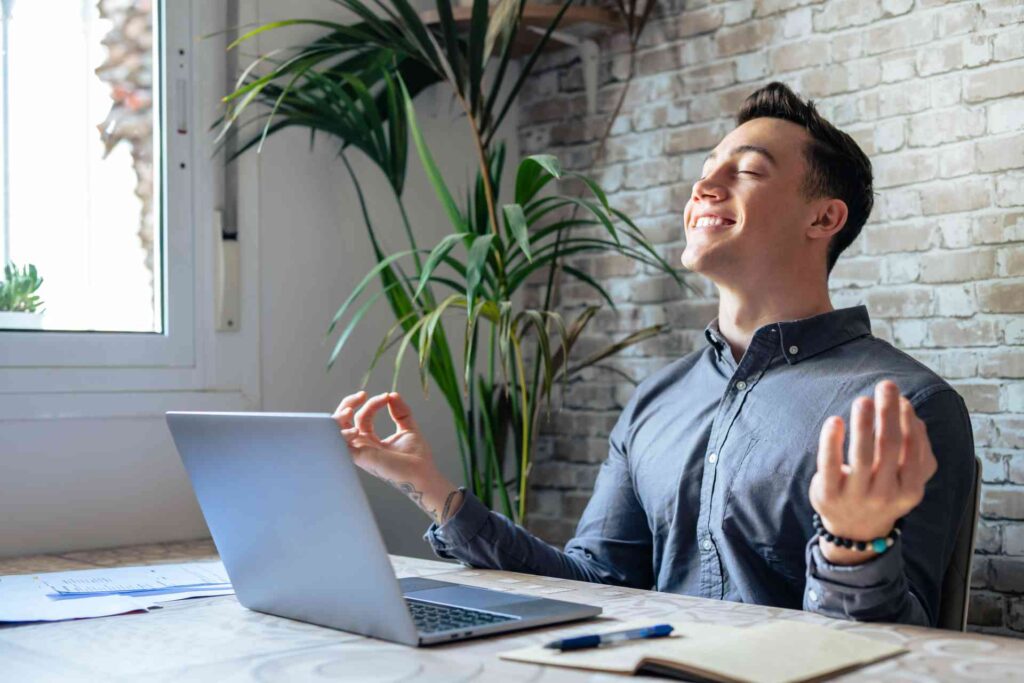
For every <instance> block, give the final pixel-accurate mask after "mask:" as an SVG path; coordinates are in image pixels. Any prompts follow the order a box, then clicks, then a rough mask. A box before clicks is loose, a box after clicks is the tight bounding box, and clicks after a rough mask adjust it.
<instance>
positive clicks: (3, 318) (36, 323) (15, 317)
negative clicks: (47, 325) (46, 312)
mask: <svg viewBox="0 0 1024 683" xmlns="http://www.w3.org/2000/svg"><path fill="white" fill-rule="evenodd" d="M41 329H43V314H42V313H24V312H21V311H0V330H41Z"/></svg>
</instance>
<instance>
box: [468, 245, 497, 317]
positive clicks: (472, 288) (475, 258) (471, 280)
mask: <svg viewBox="0 0 1024 683" xmlns="http://www.w3.org/2000/svg"><path fill="white" fill-rule="evenodd" d="M493 240H494V233H490V234H487V235H477V236H476V237H475V238H473V244H472V246H471V247H470V248H469V256H467V257H466V308H467V313H468V312H469V311H472V310H473V299H474V297H475V296H476V290H477V289H478V288H479V287H480V278H481V277H482V275H483V269H484V267H485V266H486V264H487V254H488V252H489V251H490V248H491V242H492V241H493Z"/></svg>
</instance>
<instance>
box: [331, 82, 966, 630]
mask: <svg viewBox="0 0 1024 683" xmlns="http://www.w3.org/2000/svg"><path fill="white" fill-rule="evenodd" d="M872 204H873V198H872V176H871V164H870V162H869V161H868V159H867V157H866V156H865V155H864V153H863V152H862V151H861V150H860V148H859V147H858V146H857V144H856V143H855V142H854V141H853V139H852V138H850V137H849V136H848V135H847V134H845V133H843V132H841V131H839V130H837V129H836V128H835V127H833V126H832V125H831V124H830V123H829V122H828V121H826V120H825V119H823V118H822V117H821V116H820V115H819V114H818V113H817V112H816V111H815V109H814V106H813V103H812V102H806V103H805V102H804V101H802V100H801V99H800V98H799V97H797V96H796V95H795V94H794V93H793V92H792V91H791V90H790V89H789V88H787V87H786V86H785V85H783V84H781V83H771V84H769V85H767V86H765V87H763V88H761V89H760V90H758V91H757V92H755V93H753V94H752V95H751V96H750V97H748V98H747V100H746V102H745V103H744V106H743V108H742V110H741V111H740V113H739V115H738V116H737V127H736V128H735V129H734V130H733V131H732V132H730V133H729V134H728V135H727V136H726V137H725V138H724V139H723V140H722V141H721V142H720V143H719V144H718V146H717V147H716V148H715V149H714V150H713V151H712V152H711V154H710V155H709V156H708V158H707V160H706V162H705V165H704V173H703V177H701V178H700V180H698V181H697V182H696V184H695V185H694V186H693V191H692V194H691V197H690V200H689V201H688V203H687V205H686V208H685V211H684V216H683V217H684V223H685V225H684V229H685V234H686V249H685V251H684V253H683V255H682V262H683V265H684V266H686V267H687V268H689V269H691V270H693V271H695V272H698V273H702V274H703V275H705V276H707V277H708V278H710V279H711V280H712V281H713V282H714V283H715V284H716V286H717V288H718V291H719V296H720V301H719V308H718V313H719V314H718V317H717V318H716V319H715V320H713V321H712V322H711V323H710V324H709V325H708V326H707V328H706V330H705V336H706V338H707V342H708V344H707V346H706V347H704V348H701V349H699V350H697V351H694V352H693V353H690V354H688V355H686V356H683V357H682V358H679V359H678V360H676V361H674V362H672V363H670V364H669V365H668V366H666V367H664V368H662V369H661V370H659V371H658V372H655V373H654V374H653V375H651V376H650V377H648V378H646V379H645V380H644V381H643V382H642V383H641V384H640V386H639V387H638V388H637V389H636V391H635V392H634V394H633V395H632V397H631V398H630V400H629V402H628V403H627V405H626V406H625V408H624V409H623V411H622V414H621V415H620V417H619V419H618V422H617V423H616V425H615V427H614V429H613V430H612V433H611V436H610V438H609V445H610V448H609V454H608V458H607V460H606V461H605V462H604V464H603V465H602V467H601V470H600V473H599V475H598V478H597V482H596V484H595V487H594V494H593V497H592V498H591V500H590V502H589V504H588V505H587V508H586V510H585V511H584V513H583V515H582V518H581V519H580V522H579V526H578V527H577V530H576V536H575V538H573V539H572V540H571V541H569V543H568V544H567V545H566V546H565V551H564V552H563V551H559V550H557V549H555V548H553V547H551V546H549V545H547V544H546V543H544V542H542V541H540V540H539V539H537V538H535V537H534V536H532V535H530V534H529V533H528V532H527V531H526V530H524V529H522V528H521V527H518V526H515V525H513V524H512V523H511V522H510V521H509V520H508V519H507V518H505V517H503V516H501V515H499V514H497V513H494V512H490V511H488V510H487V509H486V508H485V507H484V506H483V504H482V503H481V502H480V501H479V500H478V499H476V498H475V497H474V496H473V495H472V494H471V493H468V492H465V491H464V490H463V489H460V488H456V486H455V485H454V484H452V483H451V482H449V481H447V480H446V479H445V478H444V477H443V476H442V475H440V473H439V472H438V470H437V468H436V467H435V465H434V463H433V459H432V455H431V451H430V447H429V446H428V444H427V443H426V442H425V441H424V439H423V436H422V434H421V432H420V431H419V429H418V428H417V426H416V423H415V421H414V419H413V417H412V414H411V412H410V410H409V408H408V406H407V404H406V403H405V402H404V401H403V400H402V398H401V397H400V396H399V395H398V394H394V393H391V394H380V395H378V396H373V397H372V398H367V396H366V394H365V392H360V393H358V394H354V395H351V396H348V397H346V398H345V399H344V400H342V402H341V405H340V406H339V407H338V410H337V412H336V413H335V417H336V419H337V421H338V423H339V425H340V426H341V428H342V434H343V435H344V437H345V439H346V441H347V443H348V444H349V446H350V449H351V452H352V455H353V457H354V459H355V462H356V464H357V465H359V466H360V467H362V468H364V469H366V470H368V471H370V472H371V473H373V474H375V475H377V476H379V477H381V478H384V479H386V480H388V481H390V482H391V483H392V484H393V485H395V486H397V487H399V488H400V489H402V490H403V491H405V492H406V493H407V494H408V495H409V497H410V498H412V499H413V500H414V501H415V502H416V503H417V504H418V505H419V506H420V507H421V508H422V509H423V510H425V511H426V512H427V513H428V514H430V515H431V517H432V518H433V519H434V523H433V524H432V525H431V526H430V528H429V529H428V531H427V535H426V537H427V539H428V540H429V541H430V542H431V544H432V545H433V547H434V549H435V551H436V552H437V553H438V554H439V555H440V556H442V557H445V558H454V559H459V560H461V561H463V562H465V563H468V564H471V565H474V566H480V567H494V568H501V569H507V570H514V571H524V572H530V573H535V574H546V575H551V576H559V577H565V578H571V579H582V580H588V581H598V582H604V583H612V584H618V585H626V586H633V587H638V588H655V589H657V590H663V591H673V592H678V593H686V594H689V595H696V596H701V597H709V598H718V599H725V600H737V601H743V602H751V603H759V604H765V605H773V606H781V607H790V608H797V609H799V608H801V607H803V609H806V610H811V611H815V612H819V613H822V614H826V615H829V616H834V617H841V618H848V619H858V620H882V621H894V622H904V623H914V624H924V625H935V623H936V620H937V615H938V608H939V598H940V588H941V584H942V577H943V574H944V572H945V569H946V567H947V565H948V563H949V559H950V556H951V554H952V550H953V544H954V538H955V536H956V533H957V531H958V529H959V526H960V524H961V523H964V521H963V520H964V514H963V513H964V511H965V504H966V500H967V496H968V493H969V491H970V488H971V485H972V481H973V477H974V445H973V435H972V431H971V424H970V420H969V417H968V414H967V410H966V407H965V405H964V402H963V399H962V398H961V397H960V395H959V394H957V393H956V391H954V390H953V389H952V388H951V387H950V386H949V384H947V383H946V382H945V381H943V380H942V379H941V378H940V377H938V376H937V375H935V374H934V373H933V372H931V371H930V370H929V369H928V368H926V367H925V366H923V365H921V364H920V363H918V362H917V361H915V360H914V359H912V358H911V357H910V356H908V355H906V354H904V353H902V352H901V351H899V350H897V349H895V348H893V347H892V346H891V345H890V344H888V343H886V342H885V341H882V340H880V339H877V338H876V337H874V336H872V334H871V328H870V321H869V318H868V314H867V310H866V308H865V307H864V306H856V307H852V308H846V309H840V310H834V309H833V307H832V305H831V303H830V300H829V294H828V286H827V280H828V274H829V273H830V272H831V270H832V266H833V265H834V264H835V262H836V259H837V258H838V256H839V254H840V253H841V252H842V251H843V250H844V249H845V248H846V247H847V246H849V244H850V243H851V242H852V241H853V240H854V239H855V238H856V237H857V235H858V233H859V232H860V230H861V228H862V226H863V225H864V223H865V221H866V220H867V218H868V214H869V213H870V211H871V207H872ZM385 405H387V406H388V409H389V412H390V414H391V417H392V419H393V420H394V422H395V423H396V426H397V431H396V432H395V433H394V434H393V435H392V436H390V437H388V438H386V439H384V440H381V439H380V438H379V437H378V436H377V435H376V434H375V433H374V431H373V423H372V421H373V416H374V414H375V413H376V412H377V411H378V410H379V409H380V408H382V407H383V406H385ZM847 425H849V428H847ZM844 453H846V454H847V455H846V459H845V462H844ZM815 513H817V515H818V516H817V517H816V516H815Z"/></svg>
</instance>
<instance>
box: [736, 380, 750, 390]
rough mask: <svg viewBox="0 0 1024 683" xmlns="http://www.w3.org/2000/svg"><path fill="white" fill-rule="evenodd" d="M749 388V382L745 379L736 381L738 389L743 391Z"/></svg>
mask: <svg viewBox="0 0 1024 683" xmlns="http://www.w3.org/2000/svg"><path fill="white" fill-rule="evenodd" d="M746 388H747V383H746V382H744V381H743V380H740V381H738V382H736V391H743V390H744V389H746Z"/></svg>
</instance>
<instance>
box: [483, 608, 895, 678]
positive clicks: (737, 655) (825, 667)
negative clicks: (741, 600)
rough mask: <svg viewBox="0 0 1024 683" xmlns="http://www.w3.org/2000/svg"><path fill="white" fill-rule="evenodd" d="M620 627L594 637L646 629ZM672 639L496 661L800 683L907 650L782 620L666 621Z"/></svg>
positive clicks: (540, 650) (524, 652) (519, 653)
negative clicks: (739, 624) (744, 623)
mask: <svg viewBox="0 0 1024 683" xmlns="http://www.w3.org/2000/svg"><path fill="white" fill-rule="evenodd" d="M651 623H653V622H652V621H651V620H650V619H648V620H645V621H642V622H640V621H636V622H627V623H621V622H617V623H615V624H614V625H610V626H608V627H606V628H604V629H594V630H593V631H580V633H581V634H582V633H584V632H586V633H592V632H599V631H617V630H619V629H624V628H636V627H641V626H649V625H650V624H651ZM669 623H671V624H672V626H673V627H674V629H673V633H672V635H671V636H668V637H666V638H654V639H650V640H634V641H628V642H624V643H621V644H618V645H611V646H606V647H600V648H593V649H589V650H576V651H570V652H559V651H558V650H549V649H547V648H545V647H542V646H533V647H526V648H522V649H518V650H513V651H511V652H504V653H502V654H501V655H500V657H501V658H502V659H508V660H512V661H518V662H529V663H532V664H547V665H552V666H565V667H571V668H576V669H587V670H591V671H605V672H609V673H619V674H636V673H644V674H647V673H650V674H660V675H663V676H669V677H674V678H683V679H686V680H698V681H715V682H720V683H798V682H801V681H816V680H824V679H826V678H831V677H832V676H835V675H838V674H840V673H845V672H847V671H851V670H853V669H857V668H860V667H862V666H866V665H868V664H872V663H874V662H877V661H880V660H882V659H887V658H889V657H894V656H896V655H899V654H902V653H904V652H906V651H907V650H906V649H905V648H903V647H900V646H899V645H893V644H892V643H885V642H882V641H879V640H874V639H872V638H867V637H865V636H859V635H856V634H853V633H846V632H844V631H840V630H838V629H832V628H826V627H824V626H816V625H814V624H808V623H804V622H799V621H788V620H779V621H772V622H768V623H764V624H759V625H757V626H750V627H747V628H736V627H731V626H721V625H715V624H696V623H693V622H669Z"/></svg>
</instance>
